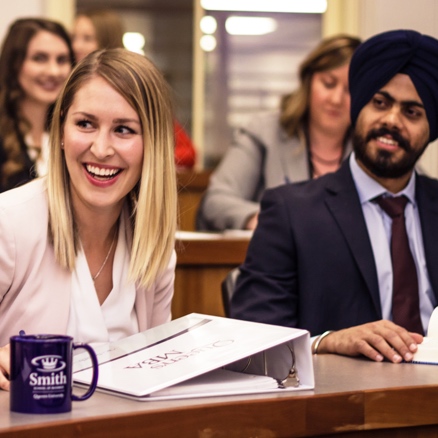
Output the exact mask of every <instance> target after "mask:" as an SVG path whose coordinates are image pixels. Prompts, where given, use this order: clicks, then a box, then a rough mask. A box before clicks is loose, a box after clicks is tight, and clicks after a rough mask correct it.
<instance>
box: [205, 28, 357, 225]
mask: <svg viewBox="0 0 438 438" xmlns="http://www.w3.org/2000/svg"><path fill="white" fill-rule="evenodd" d="M359 44H360V40H359V39H358V38H355V37H351V36H347V35H337V36H333V37H330V38H326V39H324V40H322V41H321V42H320V44H319V45H318V46H317V47H316V48H315V49H314V50H313V51H312V52H310V54H309V55H308V56H307V57H306V58H305V59H304V61H303V62H302V63H301V65H300V67H299V87H298V89H297V90H295V91H294V92H293V93H291V94H289V95H286V96H284V97H283V99H282V101H281V105H280V110H279V111H275V112H270V113H263V114H257V115H255V116H253V117H252V118H251V120H250V122H249V123H248V124H247V125H246V126H244V127H240V128H239V129H237V131H236V133H235V136H234V139H233V143H232V144H231V147H230V148H229V149H228V151H227V153H226V154H225V156H224V158H223V159H222V161H221V163H220V164H219V166H218V168H217V169H216V170H215V172H214V173H213V174H212V177H211V179H210V184H209V187H208V189H207V192H206V194H205V195H204V198H203V200H202V202H201V205H200V209H199V211H198V216H197V228H198V229H200V230H216V231H222V230H225V229H249V230H253V229H254V228H255V227H256V225H257V218H258V213H259V209H260V204H259V203H260V199H261V196H262V194H263V192H264V191H265V189H266V188H271V187H275V186H278V185H281V184H285V183H289V182H298V181H303V180H308V179H312V178H317V177H319V176H321V175H324V174H326V173H328V172H333V171H336V170H337V169H338V168H339V166H340V164H341V162H342V161H343V159H344V158H345V157H346V156H347V155H348V154H349V153H350V151H351V144H350V132H351V130H350V114H349V111H350V94H349V92H348V67H349V62H350V60H351V57H352V55H353V52H354V50H355V49H356V48H357V47H358V46H359Z"/></svg>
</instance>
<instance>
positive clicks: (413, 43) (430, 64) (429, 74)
mask: <svg viewBox="0 0 438 438" xmlns="http://www.w3.org/2000/svg"><path fill="white" fill-rule="evenodd" d="M397 73H404V74H407V75H408V76H409V77H410V78H411V80H412V82H413V84H414V86H415V88H416V90H417V93H418V95H419V96H420V98H421V100H422V101H423V105H424V107H425V110H426V115H427V120H428V121H429V129H430V137H429V141H433V140H435V139H436V138H437V137H438V121H437V118H438V40H436V39H435V38H432V37H430V36H427V35H422V34H420V33H418V32H415V31H413V30H393V31H389V32H384V33H381V34H378V35H375V36H373V37H371V38H370V39H368V40H366V41H365V42H363V43H362V44H361V45H360V46H359V47H358V48H357V49H356V51H355V52H354V55H353V58H352V60H351V63H350V70H349V87H350V94H351V110H350V114H351V121H352V123H353V125H355V123H356V120H357V117H358V115H359V113H360V111H361V110H362V108H363V107H364V106H365V105H366V104H367V103H368V102H369V101H370V100H371V98H372V97H373V96H374V94H375V93H376V92H377V91H379V90H380V89H381V88H382V87H383V86H384V85H386V84H387V83H388V82H389V81H390V80H391V79H392V78H393V77H394V76H395V75H396V74H397Z"/></svg>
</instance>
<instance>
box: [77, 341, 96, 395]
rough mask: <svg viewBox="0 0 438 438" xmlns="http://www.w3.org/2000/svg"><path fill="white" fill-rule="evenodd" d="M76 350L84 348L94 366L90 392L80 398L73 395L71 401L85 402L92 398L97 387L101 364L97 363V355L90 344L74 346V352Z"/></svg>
mask: <svg viewBox="0 0 438 438" xmlns="http://www.w3.org/2000/svg"><path fill="white" fill-rule="evenodd" d="M76 348H83V349H85V350H87V352H88V354H89V355H90V359H91V363H92V364H93V377H92V379H91V384H90V387H89V388H88V391H87V392H86V393H85V394H83V395H81V396H80V397H79V396H77V395H74V394H72V395H71V399H72V400H74V401H83V400H87V399H88V398H90V397H91V396H92V395H93V393H94V391H95V390H96V387H97V379H98V378H99V364H98V362H97V357H96V353H95V352H94V350H93V349H92V348H91V347H90V346H89V345H88V344H82V343H79V344H73V350H76Z"/></svg>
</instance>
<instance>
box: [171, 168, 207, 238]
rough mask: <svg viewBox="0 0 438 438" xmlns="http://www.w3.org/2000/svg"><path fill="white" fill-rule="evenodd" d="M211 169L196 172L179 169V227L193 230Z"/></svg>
mask: <svg viewBox="0 0 438 438" xmlns="http://www.w3.org/2000/svg"><path fill="white" fill-rule="evenodd" d="M210 174H211V170H203V171H200V172H196V171H193V170H187V171H179V172H178V173H177V181H178V213H179V227H180V229H181V230H184V231H194V230H195V218H196V212H197V211H198V206H199V203H200V201H201V197H202V195H203V194H204V192H205V190H206V189H207V186H208V181H209V179H210Z"/></svg>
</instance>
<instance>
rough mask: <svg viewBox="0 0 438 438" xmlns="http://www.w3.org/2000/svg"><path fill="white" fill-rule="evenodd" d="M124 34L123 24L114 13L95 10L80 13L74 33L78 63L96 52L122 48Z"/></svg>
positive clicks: (73, 39)
mask: <svg viewBox="0 0 438 438" xmlns="http://www.w3.org/2000/svg"><path fill="white" fill-rule="evenodd" d="M123 33H124V30H123V24H122V22H121V20H120V18H119V16H118V15H117V14H116V13H115V12H114V11H111V10H109V9H95V10H89V11H83V12H81V13H79V14H78V15H77V16H76V19H75V22H74V25H73V33H72V44H73V50H74V52H75V56H76V61H77V62H79V61H82V59H84V58H85V57H86V56H87V55H88V54H89V53H91V52H94V51H95V50H99V49H117V48H122V47H123Z"/></svg>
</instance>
